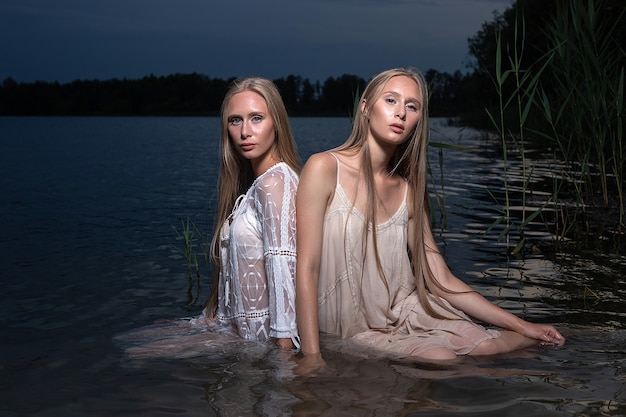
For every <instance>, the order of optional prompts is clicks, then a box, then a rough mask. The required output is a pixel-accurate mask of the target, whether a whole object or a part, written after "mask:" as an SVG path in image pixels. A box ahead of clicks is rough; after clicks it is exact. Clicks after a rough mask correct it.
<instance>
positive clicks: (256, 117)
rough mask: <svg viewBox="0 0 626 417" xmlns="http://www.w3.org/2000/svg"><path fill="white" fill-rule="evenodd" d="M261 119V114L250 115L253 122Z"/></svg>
mask: <svg viewBox="0 0 626 417" xmlns="http://www.w3.org/2000/svg"><path fill="white" fill-rule="evenodd" d="M261 120H263V116H261V115H258V114H256V115H254V116H252V121H253V122H257V123H258V122H260V121H261Z"/></svg>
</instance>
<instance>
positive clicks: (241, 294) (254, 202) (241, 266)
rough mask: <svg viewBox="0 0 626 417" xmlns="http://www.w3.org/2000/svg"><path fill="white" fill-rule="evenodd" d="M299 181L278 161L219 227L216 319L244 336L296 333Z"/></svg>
mask: <svg viewBox="0 0 626 417" xmlns="http://www.w3.org/2000/svg"><path fill="white" fill-rule="evenodd" d="M297 186H298V175H297V174H296V173H295V172H294V171H293V170H292V169H291V168H290V167H289V166H288V165H287V164H286V163H284V162H281V163H278V164H277V165H274V166H273V167H272V168H270V169H268V170H267V171H266V172H265V173H263V174H262V175H261V176H260V177H258V178H257V179H256V180H255V181H254V183H253V184H252V186H251V187H250V189H249V190H248V192H247V193H246V194H245V195H242V196H240V197H239V198H238V199H237V202H236V203H235V207H234V208H233V211H232V214H231V215H230V217H229V218H228V220H227V221H226V222H225V223H224V225H223V226H222V229H221V231H220V234H221V241H220V250H221V257H222V273H221V276H220V285H219V289H218V291H219V294H218V300H219V301H218V310H217V320H218V324H220V325H222V326H227V327H231V328H233V330H235V331H236V332H238V333H239V335H240V336H241V337H242V338H244V339H246V340H261V341H263V340H267V339H268V338H270V337H273V338H291V339H292V340H293V341H294V342H296V341H297V338H298V334H297V327H296V305H295V276H296V213H295V210H296V204H295V200H296V189H297Z"/></svg>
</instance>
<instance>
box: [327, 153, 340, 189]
mask: <svg viewBox="0 0 626 417" xmlns="http://www.w3.org/2000/svg"><path fill="white" fill-rule="evenodd" d="M328 153H329V154H331V155H332V156H333V158H335V161H337V178H336V179H335V181H336V182H337V183H336V184H335V185H339V165H340V163H339V158H337V155H335V154H334V153H333V152H328Z"/></svg>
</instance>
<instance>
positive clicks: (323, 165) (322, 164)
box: [302, 152, 337, 180]
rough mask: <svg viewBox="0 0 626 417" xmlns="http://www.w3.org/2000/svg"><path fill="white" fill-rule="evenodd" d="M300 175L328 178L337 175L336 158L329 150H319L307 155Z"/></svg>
mask: <svg viewBox="0 0 626 417" xmlns="http://www.w3.org/2000/svg"><path fill="white" fill-rule="evenodd" d="M302 176H303V177H304V176H306V177H314V178H316V179H318V180H319V179H324V180H326V179H330V178H332V179H333V180H334V178H335V177H336V176H337V160H336V159H335V157H334V156H332V155H331V154H330V152H320V153H316V154H313V155H311V156H310V157H309V159H308V160H307V161H306V164H304V168H303V169H302Z"/></svg>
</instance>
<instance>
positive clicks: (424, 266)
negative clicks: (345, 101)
mask: <svg viewBox="0 0 626 417" xmlns="http://www.w3.org/2000/svg"><path fill="white" fill-rule="evenodd" d="M399 76H404V77H408V78H410V79H411V80H413V81H415V83H416V84H417V86H418V88H419V89H420V92H421V96H422V97H421V98H422V103H421V106H422V107H421V117H420V120H419V121H418V123H417V126H416V128H415V130H414V131H413V132H412V134H411V136H410V137H409V139H407V140H406V141H405V142H404V143H402V144H400V145H399V146H398V147H397V148H396V150H395V152H394V154H393V156H392V157H391V159H390V160H389V165H388V167H387V168H388V171H389V174H390V175H399V176H401V177H402V178H404V179H405V180H406V181H407V183H408V187H409V189H410V190H411V192H410V193H408V196H409V197H410V198H409V200H408V201H407V204H408V205H409V206H410V207H409V208H410V209H411V210H412V212H413V215H414V216H416V219H415V221H414V222H413V227H414V230H413V233H412V236H413V239H414V241H413V242H411V243H412V245H413V246H412V247H413V248H415V250H414V251H413V253H410V258H411V266H412V270H413V274H414V276H415V282H416V285H417V289H418V294H419V299H420V302H421V303H422V305H423V306H424V308H425V310H426V312H427V313H428V314H430V315H431V316H433V317H438V318H444V316H442V315H441V314H438V313H437V312H436V311H435V310H434V309H433V308H432V306H431V304H430V302H429V299H428V297H427V294H428V292H429V289H432V288H434V287H437V288H440V289H443V290H444V291H447V290H446V289H445V288H443V287H442V286H441V284H439V282H438V281H437V278H436V277H435V276H434V274H433V273H432V271H431V270H430V268H429V267H428V261H427V258H426V252H427V251H428V250H434V251H436V250H437V249H436V248H427V247H426V244H425V241H426V239H425V237H426V233H428V229H427V228H426V227H425V225H426V222H428V221H430V220H429V218H430V216H429V207H428V191H427V186H426V182H427V178H428V174H427V163H428V158H427V151H428V139H429V135H430V130H429V124H428V87H427V84H426V80H425V79H424V77H423V75H422V74H421V72H420V71H418V70H416V69H413V68H394V69H390V70H387V71H384V72H381V73H380V74H378V75H376V76H375V77H374V78H372V80H371V81H370V82H369V83H368V84H367V86H366V87H365V90H364V91H363V94H362V95H361V98H360V101H359V104H360V105H359V106H357V109H356V114H355V117H354V124H353V127H352V132H351V134H350V136H349V137H348V139H347V140H346V141H345V142H344V143H343V145H341V146H339V147H338V148H336V150H337V151H344V152H349V153H350V152H352V153H354V154H360V158H361V163H360V165H361V167H362V171H363V175H364V178H365V181H366V187H367V209H366V213H365V217H366V219H365V222H366V224H374V219H375V218H376V204H375V201H376V189H375V187H374V174H373V169H372V162H371V155H370V150H369V147H368V142H367V137H368V133H369V129H370V127H369V117H368V116H367V114H368V112H369V108H370V106H372V105H374V103H375V102H376V101H377V100H378V98H380V96H381V94H382V93H383V88H384V87H385V85H386V84H387V82H388V81H389V80H390V79H391V78H393V77H399ZM420 216H422V218H420ZM365 230H366V231H367V232H366V233H365V234H364V236H363V246H364V247H365V246H366V245H367V240H368V235H369V233H370V231H369V230H370V228H368V227H365ZM371 230H372V238H373V246H374V253H375V254H376V264H377V266H378V270H379V273H380V274H381V276H382V278H383V280H384V281H385V283H386V284H387V283H388V281H387V278H386V277H385V275H384V272H383V269H382V264H381V261H380V255H379V251H378V245H377V240H376V228H375V227H374V228H371ZM409 236H411V234H409ZM435 300H436V301H437V302H438V303H440V300H438V299H437V298H436V297H435ZM446 310H448V309H447V308H446ZM448 318H449V317H448Z"/></svg>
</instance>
